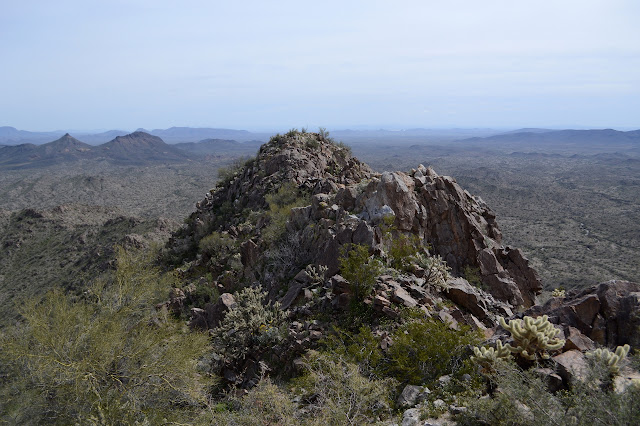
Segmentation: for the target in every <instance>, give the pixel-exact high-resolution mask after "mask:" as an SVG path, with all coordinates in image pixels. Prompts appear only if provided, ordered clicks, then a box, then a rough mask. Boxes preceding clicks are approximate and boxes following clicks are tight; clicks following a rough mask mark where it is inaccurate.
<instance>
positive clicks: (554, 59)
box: [0, 0, 640, 131]
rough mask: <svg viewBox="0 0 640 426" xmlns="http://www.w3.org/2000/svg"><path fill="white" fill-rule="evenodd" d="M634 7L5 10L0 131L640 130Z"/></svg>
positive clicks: (198, 4) (592, 2) (88, 4)
mask: <svg viewBox="0 0 640 426" xmlns="http://www.w3.org/2000/svg"><path fill="white" fill-rule="evenodd" d="M639 16H640V3H637V2H633V1H629V0H627V1H624V0H613V1H606V2H605V1H596V0H583V1H574V0H567V1H563V2H551V1H539V2H535V3H528V4H524V3H515V2H509V1H487V2H482V3H477V2H473V1H451V2H447V3H446V4H442V3H440V2H434V1H402V2H394V3H393V4H391V3H388V2H383V1H352V2H337V1H328V2H324V3H318V4H304V6H303V5H301V3H300V2H293V1H277V2H268V3H265V2H257V1H243V2H234V3H233V4H231V3H218V2H205V1H187V2H183V3H180V5H177V4H175V3H172V2H168V1H154V2H151V1H140V0H135V1H124V0H118V1H112V2H98V1H79V0H67V1H60V2H53V3H37V2H25V1H20V2H18V1H11V0H10V1H7V2H4V4H3V13H2V15H1V16H0V57H1V58H3V64H4V66H3V67H2V68H0V96H1V98H2V102H0V120H1V121H0V126H4V125H6V126H13V127H16V128H19V129H24V130H31V131H51V130H56V129H77V130H82V131H88V130H96V129H105V130H106V129H131V130H132V129H137V128H141V127H143V128H146V129H156V128H162V129H164V128H168V127H172V126H189V127H217V128H231V129H247V130H254V131H256V130H265V131H266V130H272V129H288V128H291V127H301V126H307V127H308V128H309V129H315V128H317V127H318V126H323V127H327V128H329V129H330V130H331V129H343V128H349V127H351V128H353V127H360V128H382V127H383V128H390V129H402V128H414V127H423V128H452V127H459V128H470V127H478V128H521V127H549V128H616V129H632V128H638V127H640V123H639V122H638V119H637V111H638V110H640V73H638V72H637V70H638V69H640V27H639V26H638V25H637V18H638V17H639Z"/></svg>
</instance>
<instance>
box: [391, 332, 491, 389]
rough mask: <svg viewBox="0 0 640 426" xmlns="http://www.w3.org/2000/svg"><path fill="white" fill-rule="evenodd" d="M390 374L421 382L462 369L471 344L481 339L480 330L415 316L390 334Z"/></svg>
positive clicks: (398, 378)
mask: <svg viewBox="0 0 640 426" xmlns="http://www.w3.org/2000/svg"><path fill="white" fill-rule="evenodd" d="M391 339H392V341H393V345H392V346H391V347H390V348H389V351H388V354H387V356H388V358H389V363H388V366H386V367H385V368H386V370H387V374H389V375H391V376H392V377H395V378H396V379H397V380H399V381H401V382H403V383H410V384H414V385H422V384H425V383H429V382H430V381H432V380H435V379H437V378H438V377H439V376H442V375H445V374H451V373H452V372H455V371H456V370H457V369H459V368H461V367H462V365H463V361H464V359H466V358H468V357H469V356H470V351H469V350H468V347H469V346H470V345H475V344H478V343H479V342H480V339H481V337H480V334H479V332H473V331H472V330H471V329H470V328H469V327H466V326H460V330H453V329H451V328H450V327H449V325H448V324H445V323H442V322H441V321H436V320H432V319H427V320H421V319H412V320H409V321H408V322H406V323H405V324H403V325H401V326H400V327H398V328H397V329H396V330H395V331H394V333H393V334H392V336H391Z"/></svg>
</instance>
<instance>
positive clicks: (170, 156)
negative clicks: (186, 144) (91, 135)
mask: <svg viewBox="0 0 640 426" xmlns="http://www.w3.org/2000/svg"><path fill="white" fill-rule="evenodd" d="M98 149H99V152H100V153H101V154H102V155H104V156H105V159H108V160H111V161H116V162H119V163H122V162H124V163H130V164H146V163H149V162H157V161H185V160H187V159H188V156H187V155H186V154H185V153H183V152H182V151H180V150H179V149H177V148H175V147H173V146H170V145H167V144H166V143H165V142H164V141H163V140H162V139H161V138H159V137H158V136H153V135H150V134H149V133H146V132H142V131H135V132H133V133H130V134H128V135H124V136H117V137H116V138H115V139H113V140H112V141H111V142H107V143H105V144H103V145H100V146H99V147H98Z"/></svg>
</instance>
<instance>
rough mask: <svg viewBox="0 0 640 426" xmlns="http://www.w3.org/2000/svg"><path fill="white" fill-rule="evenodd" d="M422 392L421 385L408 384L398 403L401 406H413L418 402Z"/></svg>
mask: <svg viewBox="0 0 640 426" xmlns="http://www.w3.org/2000/svg"><path fill="white" fill-rule="evenodd" d="M421 392H422V387H421V386H415V385H407V386H405V387H404V389H403V390H402V393H401V394H400V396H399V397H398V405H399V406H401V407H412V406H414V405H415V404H416V401H417V400H418V396H419V395H420V393H421Z"/></svg>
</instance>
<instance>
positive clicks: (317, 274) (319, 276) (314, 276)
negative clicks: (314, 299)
mask: <svg viewBox="0 0 640 426" xmlns="http://www.w3.org/2000/svg"><path fill="white" fill-rule="evenodd" d="M328 270H329V268H327V267H326V266H324V265H320V266H318V269H317V270H316V268H315V267H314V266H313V265H307V267H306V268H305V270H304V273H305V274H306V275H307V277H309V279H310V280H311V282H312V283H314V284H319V283H322V282H324V278H325V275H326V273H327V271H328Z"/></svg>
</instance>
